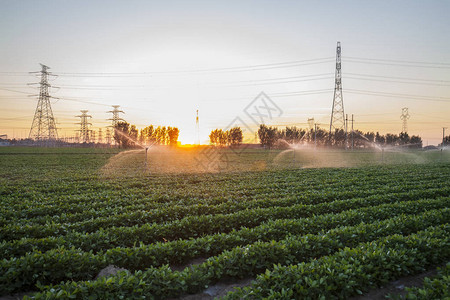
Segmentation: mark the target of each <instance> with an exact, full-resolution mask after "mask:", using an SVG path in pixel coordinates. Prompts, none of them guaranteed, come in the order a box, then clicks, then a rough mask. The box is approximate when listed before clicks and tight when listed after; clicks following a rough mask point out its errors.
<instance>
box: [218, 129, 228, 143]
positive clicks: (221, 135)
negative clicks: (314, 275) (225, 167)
mask: <svg viewBox="0 0 450 300" xmlns="http://www.w3.org/2000/svg"><path fill="white" fill-rule="evenodd" d="M218 142H219V145H220V146H226V145H227V144H228V132H227V131H223V130H222V129H219V131H218Z"/></svg>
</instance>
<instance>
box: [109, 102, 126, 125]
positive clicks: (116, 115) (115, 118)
mask: <svg viewBox="0 0 450 300" xmlns="http://www.w3.org/2000/svg"><path fill="white" fill-rule="evenodd" d="M112 107H113V108H114V109H113V110H110V111H108V112H109V113H112V114H113V117H112V118H111V119H108V120H110V121H112V126H113V127H114V128H116V125H117V123H119V122H121V121H125V120H124V119H122V118H121V117H120V115H119V114H120V113H123V114H124V113H125V112H123V111H122V110H120V109H119V107H120V105H112Z"/></svg>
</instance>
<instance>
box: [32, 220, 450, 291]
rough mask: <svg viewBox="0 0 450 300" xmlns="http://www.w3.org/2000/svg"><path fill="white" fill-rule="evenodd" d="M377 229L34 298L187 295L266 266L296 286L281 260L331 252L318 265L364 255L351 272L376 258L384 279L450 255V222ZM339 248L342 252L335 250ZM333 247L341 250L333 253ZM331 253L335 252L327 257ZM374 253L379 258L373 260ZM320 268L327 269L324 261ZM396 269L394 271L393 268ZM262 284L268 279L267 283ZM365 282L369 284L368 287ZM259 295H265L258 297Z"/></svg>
mask: <svg viewBox="0 0 450 300" xmlns="http://www.w3.org/2000/svg"><path fill="white" fill-rule="evenodd" d="M367 227H369V228H367ZM386 227H390V226H389V225H388V226H386ZM386 227H384V228H386ZM412 227H415V228H414V229H415V231H417V230H420V229H421V226H420V224H416V226H411V228H410V229H412ZM346 229H348V230H346ZM377 229H378V231H375V232H374V233H371V228H370V224H369V225H367V224H361V225H359V226H358V227H357V228H344V229H338V230H336V231H333V232H330V233H327V234H324V235H306V236H303V237H292V238H288V239H286V240H283V241H280V242H269V243H255V244H253V245H249V246H248V247H245V248H240V247H239V248H235V249H233V250H232V251H226V252H224V253H222V254H221V255H219V256H217V257H211V258H209V259H208V260H207V261H206V262H204V263H202V264H200V265H194V266H192V267H190V268H186V269H184V270H183V271H181V272H177V271H171V270H170V269H169V268H168V267H167V266H163V267H160V268H154V267H151V268H148V269H147V270H146V271H137V272H134V273H133V274H130V273H128V272H125V271H123V272H119V273H118V275H116V276H113V277H109V278H101V279H99V280H96V281H81V282H75V281H72V282H66V283H62V284H59V285H52V286H47V287H42V286H41V287H42V293H40V294H37V295H35V297H34V298H35V299H44V298H45V299H54V298H59V297H74V298H79V299H81V298H86V297H88V296H90V297H96V298H100V299H105V298H109V297H111V296H113V297H115V298H120V297H123V298H127V299H138V298H141V297H142V296H144V295H146V296H149V295H151V296H152V297H154V298H157V299H159V298H169V297H176V296H181V295H183V294H185V293H195V292H199V291H201V290H202V289H204V288H205V287H207V286H208V285H210V284H213V283H215V282H217V281H218V280H219V279H221V278H244V277H247V276H252V275H256V274H258V273H261V272H264V271H265V270H266V271H265V272H266V273H263V275H261V276H259V277H258V279H260V278H267V277H269V278H270V279H272V278H273V280H272V281H269V282H268V284H272V285H271V286H274V285H275V286H277V285H276V281H277V280H278V283H282V285H283V286H284V287H286V288H288V287H292V286H294V287H296V285H295V283H296V281H293V280H291V278H292V277H295V279H299V278H300V277H299V275H298V273H294V272H293V273H289V272H285V273H286V274H285V275H286V277H287V278H283V276H274V275H273V276H271V275H272V274H277V273H276V272H277V271H279V270H284V269H283V267H281V265H291V264H293V263H296V262H302V261H308V260H310V259H313V258H314V259H315V258H317V257H322V256H325V257H324V258H322V259H319V260H312V261H311V262H310V263H309V264H311V265H312V266H314V267H318V266H319V265H320V264H318V263H317V262H323V261H328V262H330V263H328V264H325V266H326V267H327V268H328V269H330V272H333V271H334V270H336V269H338V268H339V267H340V265H341V264H343V263H344V262H345V263H346V264H347V265H348V264H349V263H350V262H355V256H356V257H358V256H359V257H361V261H360V265H358V267H359V268H356V269H349V270H348V271H347V272H348V273H350V272H352V273H355V272H356V273H359V271H360V269H361V265H364V264H367V263H368V262H370V263H371V264H370V263H369V264H368V266H366V270H367V271H368V273H369V274H366V276H367V275H369V276H371V275H372V276H373V275H375V276H376V275H380V277H379V279H374V280H375V281H376V280H381V281H383V280H388V279H391V278H393V277H394V278H395V276H399V275H400V274H403V273H405V272H406V271H408V270H411V269H412V270H414V271H417V270H421V269H422V268H423V267H424V266H427V265H429V264H431V263H438V262H441V261H443V260H444V259H447V258H448V257H449V255H450V250H449V246H450V238H449V237H448V235H449V233H450V226H448V225H442V226H438V227H429V228H428V229H427V230H426V231H424V232H419V233H418V234H411V235H410V236H406V237H405V236H400V235H389V236H388V237H385V236H386V235H385V233H384V232H383V230H382V229H381V228H379V227H377ZM392 231H393V230H392V229H388V232H392ZM406 231H407V230H406ZM412 232H414V230H413V231H412ZM378 237H382V238H380V239H379V241H375V242H374V241H371V242H369V243H362V244H361V243H360V242H359V241H367V240H370V239H373V238H378ZM383 237H384V238H383ZM341 239H342V240H341ZM347 245H349V247H356V248H355V249H349V248H344V250H341V251H339V250H340V249H341V248H343V247H346V246H347ZM404 249H407V250H404ZM336 251H338V252H337V253H335V252H336ZM389 251H391V252H389ZM397 251H398V252H397ZM332 253H335V254H334V255H333V254H332ZM397 254H401V255H397ZM326 255H330V256H328V257H327V256H326ZM336 258H340V260H339V259H338V260H335V259H336ZM372 259H373V260H374V261H371V260H372ZM392 259H394V261H395V263H393V261H392ZM383 262H384V263H383ZM377 263H380V264H381V265H382V266H383V267H384V269H382V271H380V269H379V268H378V266H379V265H378V264H377ZM273 264H275V265H276V267H275V270H274V271H272V272H270V271H267V269H269V268H271V267H272V266H273ZM304 265H308V263H304V264H300V265H298V266H297V268H301V267H300V266H304ZM308 266H309V265H308ZM370 266H371V267H372V269H371V268H370ZM288 268H291V267H286V269H288ZM292 268H293V267H292ZM311 269H312V268H311ZM300 270H302V269H300ZM320 270H323V267H322V268H320ZM296 271H297V270H296ZM336 271H337V270H336ZM391 271H392V273H390V272H391ZM299 273H300V272H299ZM371 273H372V274H371ZM373 273H375V274H373ZM379 273H381V274H379ZM311 275H312V276H314V275H315V274H314V273H312V274H311ZM386 275H387V276H386ZM264 276H265V277H264ZM328 278H330V279H329V280H324V281H327V283H329V284H330V285H331V286H333V282H331V280H332V279H331V278H332V277H331V276H329V277H328ZM328 278H327V279H328ZM366 278H367V277H366ZM347 279H348V278H347ZM335 280H336V281H338V283H339V280H342V281H344V280H343V279H342V278H340V277H339V276H338V279H335ZM341 284H342V283H341ZM366 285H367V283H366ZM261 286H264V285H263V284H261ZM278 286H280V284H278ZM355 286H357V284H354V285H353V284H349V286H348V287H347V288H346V289H344V290H343V292H344V293H345V292H347V291H348V290H349V289H351V288H354V287H355ZM362 288H363V289H364V288H365V287H362ZM321 289H323V287H321ZM325 290H326V289H325ZM245 291H247V290H245ZM252 291H253V290H252ZM347 293H348V292H347ZM241 295H242V294H240V295H239V296H241ZM256 299H261V298H260V297H256ZM274 299H279V298H274Z"/></svg>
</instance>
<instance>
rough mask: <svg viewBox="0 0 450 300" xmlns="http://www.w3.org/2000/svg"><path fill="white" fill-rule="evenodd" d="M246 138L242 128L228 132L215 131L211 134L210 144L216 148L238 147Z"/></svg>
mask: <svg viewBox="0 0 450 300" xmlns="http://www.w3.org/2000/svg"><path fill="white" fill-rule="evenodd" d="M243 139H244V136H243V134H242V129H241V128H240V127H233V128H230V129H228V130H222V129H214V130H212V131H211V133H210V134H209V142H210V143H211V145H215V146H238V145H240V144H241V143H242V141H243Z"/></svg>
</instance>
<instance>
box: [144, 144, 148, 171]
mask: <svg viewBox="0 0 450 300" xmlns="http://www.w3.org/2000/svg"><path fill="white" fill-rule="evenodd" d="M147 155H148V147H146V148H145V161H144V169H145V170H147V167H148V166H147Z"/></svg>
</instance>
